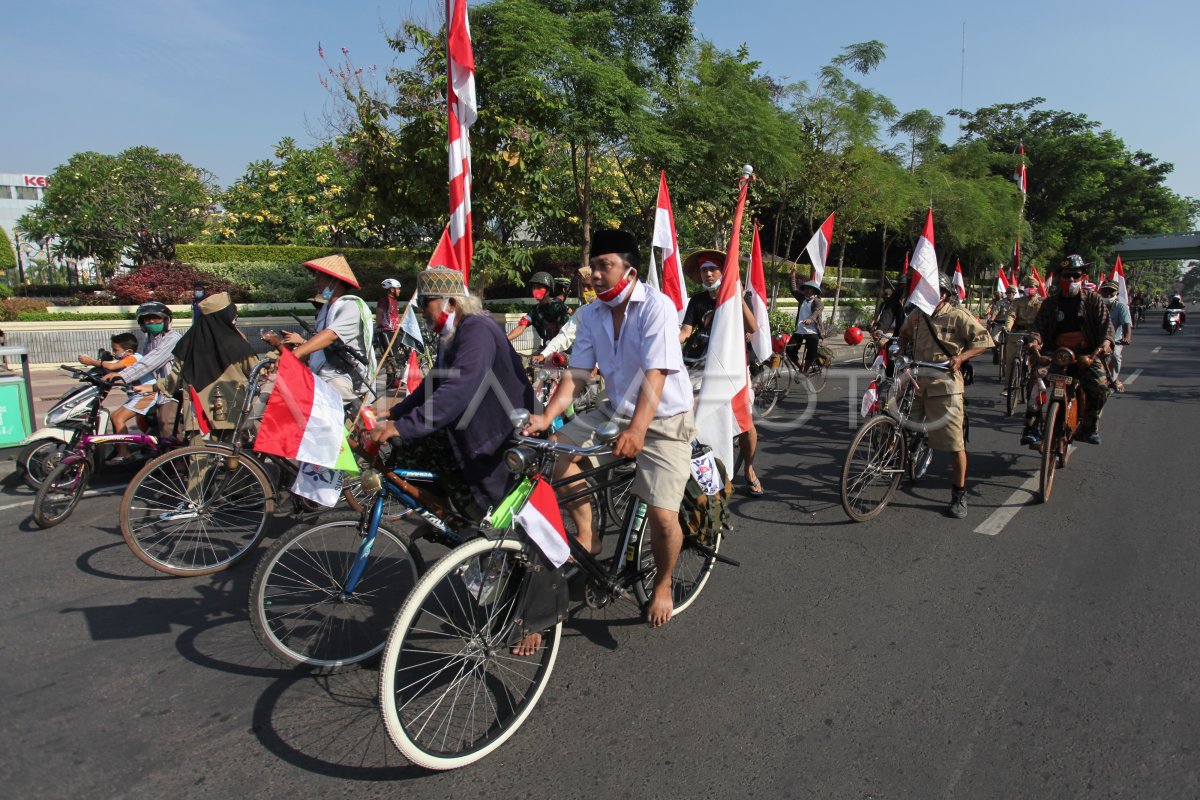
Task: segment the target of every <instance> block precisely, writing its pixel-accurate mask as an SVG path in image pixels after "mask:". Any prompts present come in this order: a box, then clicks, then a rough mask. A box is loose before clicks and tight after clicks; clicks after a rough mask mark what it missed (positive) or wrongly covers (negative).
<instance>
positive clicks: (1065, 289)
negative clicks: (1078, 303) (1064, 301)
mask: <svg viewBox="0 0 1200 800" xmlns="http://www.w3.org/2000/svg"><path fill="white" fill-rule="evenodd" d="M1058 288H1059V289H1061V290H1062V293H1063V294H1065V295H1066V296H1067V297H1075V296H1076V295H1078V294H1079V293H1080V292H1082V291H1083V281H1059V282H1058Z"/></svg>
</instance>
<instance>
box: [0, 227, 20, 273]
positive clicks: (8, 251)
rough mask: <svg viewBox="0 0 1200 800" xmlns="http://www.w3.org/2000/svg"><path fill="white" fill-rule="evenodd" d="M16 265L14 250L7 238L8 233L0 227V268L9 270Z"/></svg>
mask: <svg viewBox="0 0 1200 800" xmlns="http://www.w3.org/2000/svg"><path fill="white" fill-rule="evenodd" d="M16 266H17V256H16V251H15V250H14V249H13V244H12V242H11V241H10V240H9V238H8V234H7V233H6V232H5V231H4V229H3V228H0V270H9V269H13V268H15V267H16Z"/></svg>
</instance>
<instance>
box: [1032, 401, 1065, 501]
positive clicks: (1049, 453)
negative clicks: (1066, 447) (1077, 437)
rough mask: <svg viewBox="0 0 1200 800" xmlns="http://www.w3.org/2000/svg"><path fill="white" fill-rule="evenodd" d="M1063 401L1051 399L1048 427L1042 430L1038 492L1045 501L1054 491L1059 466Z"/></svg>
mask: <svg viewBox="0 0 1200 800" xmlns="http://www.w3.org/2000/svg"><path fill="white" fill-rule="evenodd" d="M1061 409H1062V401H1060V400H1051V401H1050V405H1048V406H1047V407H1046V427H1045V429H1044V430H1043V431H1042V471H1041V474H1040V475H1039V476H1038V494H1039V496H1040V497H1041V500H1042V502H1043V503H1045V502H1046V501H1047V500H1049V499H1050V493H1051V492H1052V491H1054V471H1055V470H1056V469H1057V468H1058V445H1059V442H1058V441H1056V440H1057V439H1058V438H1060V437H1061V434H1060V433H1059V431H1058V415H1059V414H1060V413H1061Z"/></svg>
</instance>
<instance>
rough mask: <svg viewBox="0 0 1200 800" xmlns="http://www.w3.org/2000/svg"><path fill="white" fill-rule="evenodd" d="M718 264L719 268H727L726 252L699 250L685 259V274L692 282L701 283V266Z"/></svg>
mask: <svg viewBox="0 0 1200 800" xmlns="http://www.w3.org/2000/svg"><path fill="white" fill-rule="evenodd" d="M707 264H716V265H717V269H724V268H725V254H724V253H723V252H721V251H720V250H697V251H696V252H694V253H692V254H691V255H690V256H688V257H687V258H685V259H684V260H683V274H684V275H687V276H688V280H690V281H691V282H692V283H700V267H702V266H705V265H707Z"/></svg>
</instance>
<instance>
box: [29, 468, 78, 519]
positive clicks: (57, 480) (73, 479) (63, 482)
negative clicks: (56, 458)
mask: <svg viewBox="0 0 1200 800" xmlns="http://www.w3.org/2000/svg"><path fill="white" fill-rule="evenodd" d="M91 477H92V466H91V464H89V463H88V462H87V459H83V460H81V461H76V462H74V463H71V464H59V465H58V466H57V467H55V468H54V470H53V471H52V472H51V473H50V474H49V475H47V476H46V480H44V481H42V485H41V487H39V488H38V492H37V497H35V498H34V500H33V521H34V522H36V523H37V525H38V527H39V528H53V527H54V526H55V525H57V524H59V523H60V522H62V521H63V520H65V519H66V518H67V517H69V516H71V512H72V511H74V510H75V506H77V505H78V504H79V498H81V497H83V493H84V492H85V491H87V487H88V481H89V480H91Z"/></svg>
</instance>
